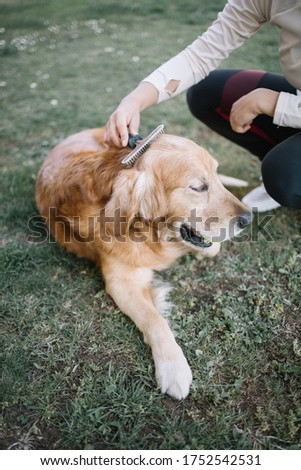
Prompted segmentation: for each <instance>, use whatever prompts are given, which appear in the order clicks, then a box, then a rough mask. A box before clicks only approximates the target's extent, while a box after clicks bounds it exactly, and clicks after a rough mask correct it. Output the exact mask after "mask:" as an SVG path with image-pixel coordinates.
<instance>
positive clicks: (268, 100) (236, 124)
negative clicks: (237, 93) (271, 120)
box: [230, 88, 279, 133]
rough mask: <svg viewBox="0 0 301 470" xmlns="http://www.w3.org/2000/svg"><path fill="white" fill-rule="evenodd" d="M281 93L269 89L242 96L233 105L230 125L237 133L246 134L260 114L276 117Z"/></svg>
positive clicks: (258, 89) (260, 89) (261, 89)
mask: <svg viewBox="0 0 301 470" xmlns="http://www.w3.org/2000/svg"><path fill="white" fill-rule="evenodd" d="M278 97H279V93H278V92H276V91H274V90H269V89H268V88H257V89H256V90H253V91H251V92H250V93H248V94H247V95H244V96H242V97H241V98H240V99H239V100H237V101H235V103H233V105H232V109H231V112H230V124H231V127H232V129H233V130H234V131H235V132H239V133H244V132H246V131H248V130H249V129H250V127H251V124H252V122H253V120H254V119H255V118H256V116H258V115H259V114H266V115H267V116H271V117H273V116H274V113H275V108H276V104H277V101H278Z"/></svg>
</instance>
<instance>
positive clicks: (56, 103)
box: [50, 100, 59, 106]
mask: <svg viewBox="0 0 301 470" xmlns="http://www.w3.org/2000/svg"><path fill="white" fill-rule="evenodd" d="M50 104H51V106H57V105H58V104H59V102H58V100H51V101H50Z"/></svg>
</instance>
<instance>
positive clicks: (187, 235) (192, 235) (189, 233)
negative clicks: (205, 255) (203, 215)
mask: <svg viewBox="0 0 301 470" xmlns="http://www.w3.org/2000/svg"><path fill="white" fill-rule="evenodd" d="M180 235H181V237H182V238H183V240H184V241H185V242H187V243H191V244H192V245H194V246H197V247H198V248H209V247H210V246H211V245H212V242H211V241H210V240H208V239H207V238H205V237H203V236H202V235H201V234H199V233H197V232H196V231H195V230H194V229H193V228H192V227H189V226H188V225H186V224H182V225H181V227H180Z"/></svg>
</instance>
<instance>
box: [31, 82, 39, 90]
mask: <svg viewBox="0 0 301 470" xmlns="http://www.w3.org/2000/svg"><path fill="white" fill-rule="evenodd" d="M29 86H30V88H32V89H34V88H37V84H36V83H35V82H32V83H31V84H30V85H29Z"/></svg>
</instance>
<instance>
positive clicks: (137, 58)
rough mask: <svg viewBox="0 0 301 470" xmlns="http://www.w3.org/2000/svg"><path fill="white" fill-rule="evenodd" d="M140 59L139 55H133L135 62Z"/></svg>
mask: <svg viewBox="0 0 301 470" xmlns="http://www.w3.org/2000/svg"><path fill="white" fill-rule="evenodd" d="M139 60H140V57H138V56H137V55H134V57H132V61H133V62H139Z"/></svg>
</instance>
